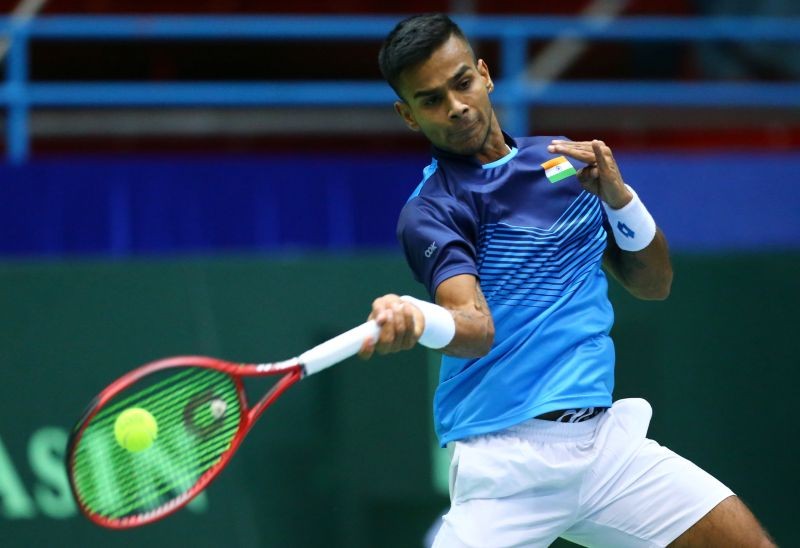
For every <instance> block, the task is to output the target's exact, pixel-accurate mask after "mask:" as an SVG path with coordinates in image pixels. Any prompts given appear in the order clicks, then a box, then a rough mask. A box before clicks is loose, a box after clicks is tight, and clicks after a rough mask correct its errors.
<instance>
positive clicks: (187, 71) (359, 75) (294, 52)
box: [30, 0, 800, 153]
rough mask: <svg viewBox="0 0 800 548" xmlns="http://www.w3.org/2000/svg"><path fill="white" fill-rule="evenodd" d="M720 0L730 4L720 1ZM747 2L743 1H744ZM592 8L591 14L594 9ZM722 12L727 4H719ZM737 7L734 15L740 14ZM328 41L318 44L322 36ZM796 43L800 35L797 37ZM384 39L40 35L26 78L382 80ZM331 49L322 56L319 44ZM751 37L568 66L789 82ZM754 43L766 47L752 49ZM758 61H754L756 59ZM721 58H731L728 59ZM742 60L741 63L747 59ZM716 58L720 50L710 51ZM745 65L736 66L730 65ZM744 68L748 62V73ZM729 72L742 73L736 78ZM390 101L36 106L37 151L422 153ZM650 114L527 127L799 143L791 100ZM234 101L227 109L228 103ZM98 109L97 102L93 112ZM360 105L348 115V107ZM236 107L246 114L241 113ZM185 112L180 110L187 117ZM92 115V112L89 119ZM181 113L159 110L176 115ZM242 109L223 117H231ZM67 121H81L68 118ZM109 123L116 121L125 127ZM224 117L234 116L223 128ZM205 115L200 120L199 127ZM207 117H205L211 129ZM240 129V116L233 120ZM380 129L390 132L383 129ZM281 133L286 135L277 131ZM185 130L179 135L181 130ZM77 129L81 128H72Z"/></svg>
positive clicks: (582, 70) (88, 2)
mask: <svg viewBox="0 0 800 548" xmlns="http://www.w3.org/2000/svg"><path fill="white" fill-rule="evenodd" d="M706 4H707V3H703V2H693V1H689V0H680V1H675V2H671V1H665V0H664V1H662V0H659V1H644V0H632V1H629V2H616V3H615V2H611V3H608V2H607V3H602V2H590V1H587V0H570V1H565V2H559V3H542V2H535V3H533V2H525V1H522V0H515V1H508V2H490V1H486V0H471V1H457V0H450V1H444V0H439V1H434V2H422V1H417V0H411V1H406V2H397V1H389V2H370V1H366V0H361V1H359V0H345V1H342V2H336V3H328V2H315V1H308V0H299V1H296V2H292V3H283V2H281V3H279V2H259V1H256V0H205V1H198V2H192V3H191V4H189V3H187V2H185V1H181V0H168V1H155V0H147V1H134V0H63V1H58V2H49V3H46V4H45V5H44V8H43V10H42V15H45V16H51V15H75V14H81V15H84V14H97V15H121V14H136V15H143V16H147V15H153V16H158V15H166V14H177V13H180V14H191V15H254V14H257V15H287V14H295V15H297V14H300V15H302V14H313V15H321V14H322V15H340V14H362V15H382V14H383V15H385V14H397V13H414V12H420V11H439V10H443V11H448V10H449V11H453V12H457V13H466V14H474V15H506V14H526V15H576V14H581V13H587V12H592V13H595V12H596V11H597V10H598V6H601V7H602V8H603V9H605V10H606V11H608V10H611V13H613V14H616V15H620V16H643V15H646V16H694V15H709V14H712V12H711V10H709V9H708V7H707V5H706ZM724 4H725V3H722V4H720V6H721V7H722V8H723V9H724ZM740 4H741V3H740ZM593 10H594V11H593ZM723 13H725V12H723ZM730 13H736V12H735V11H731V12H730ZM320 46H322V47H320ZM476 47H477V50H478V53H479V55H480V56H481V57H483V58H484V59H486V60H487V62H488V63H489V66H490V67H498V66H499V65H500V60H499V46H498V43H497V42H496V41H494V40H480V41H476ZM548 47H549V42H548V41H544V40H538V41H537V40H531V41H530V42H529V45H528V59H529V61H530V62H532V63H533V64H535V63H536V59H537V56H538V55H539V54H540V53H541V52H542V51H543V50H545V49H546V48H548ZM790 47H791V48H792V49H791V50H790V51H797V46H796V45H792V46H790ZM378 48H379V41H377V40H349V41H340V40H336V41H329V42H326V41H305V40H302V41H297V40H269V41H261V40H241V39H240V40H231V41H200V40H159V41H148V42H136V41H132V40H114V41H108V42H104V43H102V47H100V45H99V43H98V42H97V41H88V40H82V39H77V38H76V39H70V40H67V41H65V40H58V41H52V40H46V39H41V40H35V41H33V42H32V44H31V52H30V60H31V62H30V76H31V78H32V80H34V81H87V82H90V81H98V80H105V81H150V82H152V81H166V80H169V81H196V80H202V81H224V80H233V81H273V80H283V81H291V80H305V81H311V80H376V79H379V78H380V74H379V72H378V70H377V66H376V62H375V57H376V53H377V50H378ZM322 51H324V55H325V57H324V58H320V52H322ZM750 53H753V50H750V49H747V47H746V46H745V45H742V44H740V45H735V44H733V45H726V44H721V45H720V44H711V45H709V44H704V43H693V42H672V43H668V42H664V41H655V42H653V41H647V42H641V41H602V42H587V43H586V44H584V47H583V48H582V50H581V51H580V53H579V54H578V55H576V56H575V58H574V59H573V60H572V62H570V63H565V64H564V66H563V67H562V68H561V72H560V73H559V75H558V77H559V80H562V81H570V80H599V79H603V80H639V81H654V82H658V81H670V82H672V81H685V82H693V81H698V80H704V79H711V80H719V79H727V80H730V79H731V78H735V79H737V80H744V81H748V80H753V81H756V80H769V81H787V80H789V79H791V78H792V77H793V74H792V67H790V66H786V65H781V63H780V62H775V63H772V64H770V65H769V66H765V63H763V62H762V63H759V59H760V57H759V56H757V55H755V54H753V55H750V56H749V57H748V54H750ZM755 53H760V52H758V51H756V52H755ZM798 57H800V56H798ZM750 58H752V62H751V63H748V62H747V60H748V59H750ZM720 59H721V60H720ZM742 59H744V61H742ZM710 60H711V61H710ZM728 66H735V67H738V70H739V71H740V72H735V68H729V69H728V70H727V71H725V70H723V67H728ZM741 71H744V72H743V73H742V72H741ZM732 74H733V76H731V75H732ZM388 110H389V109H375V108H362V109H357V110H356V113H355V116H358V117H360V118H362V119H364V120H367V119H370V120H375V122H374V123H366V124H364V125H365V127H373V126H374V127H376V128H377V129H374V130H367V131H360V132H354V131H347V130H345V131H339V130H337V129H336V127H335V124H334V125H333V126H331V125H330V124H326V123H325V122H324V121H322V122H318V123H316V124H314V123H310V124H305V125H303V129H298V128H288V130H287V131H279V129H280V128H278V129H276V128H275V127H274V126H275V125H276V124H279V123H280V122H275V123H274V124H272V125H270V124H271V122H270V121H269V120H271V119H272V114H274V113H272V112H269V111H253V110H250V111H246V110H243V109H238V115H239V116H240V117H245V118H248V117H249V118H250V119H253V118H254V117H260V118H262V119H266V120H267V121H266V122H265V124H266V126H269V127H261V128H249V129H246V130H231V129H230V127H231V126H232V125H235V123H234V122H224V121H223V122H222V123H221V125H220V128H221V129H220V130H219V131H216V132H215V131H208V130H204V131H193V130H191V129H189V130H186V129H183V128H184V127H186V126H190V125H191V124H187V123H186V122H185V121H184V122H180V120H185V118H186V117H187V116H189V117H192V116H200V117H203V116H205V118H206V119H207V118H209V117H210V118H212V119H213V120H215V121H216V122H219V120H220V118H221V117H220V116H219V115H218V113H217V112H216V111H209V110H206V111H204V112H199V111H197V110H193V111H191V112H189V113H186V112H183V113H181V111H179V110H178V111H175V118H176V119H178V120H179V121H178V122H176V127H175V128H172V129H168V130H166V131H165V133H166V134H167V135H166V136H165V135H164V134H157V132H153V131H150V132H148V131H139V132H137V131H134V130H131V131H130V132H129V133H128V134H126V135H121V134H120V132H119V131H110V132H107V133H104V130H103V127H107V125H108V124H107V125H106V126H103V122H102V120H105V119H106V118H109V116H110V114H109V111H107V110H106V111H105V112H104V113H103V116H97V117H96V120H98V122H97V126H98V127H97V128H94V129H91V128H90V129H86V130H85V131H83V130H81V129H80V128H81V127H82V126H81V125H80V124H75V121H74V120H73V119H72V118H70V117H69V113H64V112H61V111H58V110H57V109H51V110H50V111H40V112H34V113H33V116H34V123H33V124H32V125H33V133H34V135H33V138H34V142H35V144H34V147H33V148H34V150H36V151H37V152H39V153H47V152H53V151H58V152H62V151H70V150H86V149H87V148H88V149H91V150H112V151H137V150H139V151H141V150H230V151H260V150H276V149H277V150H292V149H296V148H297V147H298V146H303V147H312V148H315V149H318V150H330V149H331V148H334V149H337V150H362V149H364V148H366V149H369V150H386V151H390V150H398V149H400V150H419V148H420V142H419V140H417V139H415V138H414V136H413V135H410V134H407V133H406V132H404V130H403V128H402V126H400V125H399V124H393V123H392V122H391V121H390V120H389V119H390V115H388V114H387V111H388ZM667 110H668V111H669V115H668V116H665V115H664V113H665V111H663V110H662V111H660V112H654V111H653V110H652V109H642V108H637V107H635V106H627V107H626V106H617V107H613V108H608V107H606V108H599V107H596V106H594V105H585V106H583V107H581V106H575V105H573V106H570V107H569V108H564V107H557V106H543V107H541V108H537V109H535V112H534V113H533V114H532V122H531V127H533V129H534V130H535V131H536V132H538V133H566V134H569V135H570V136H571V137H573V138H590V137H594V136H598V135H602V136H603V137H604V138H605V139H606V140H608V141H611V142H614V143H617V144H618V145H621V146H626V147H634V148H643V147H653V146H656V147H659V148H684V147H701V148H702V147H706V148H707V147H729V146H739V147H753V146H756V147H761V146H767V147H770V148H775V147H777V148H787V147H792V146H795V145H797V144H798V143H800V115H798V114H797V113H796V112H795V111H796V109H794V110H791V109H789V110H787V109H780V108H773V109H767V110H763V109H748V108H738V109H706V110H704V111H703V112H698V111H697V110H696V109H695V110H693V109H677V108H676V109H667ZM118 112H119V115H120V116H122V117H124V116H128V119H130V117H131V116H138V117H139V119H142V117H151V118H152V116H153V114H152V112H144V111H140V110H139V111H137V110H135V109H121V110H119V111H118ZM230 113H231V110H230V109H228V110H227V114H230ZM308 113H309V109H301V112H299V116H301V117H302V116H305V117H306V118H311V119H312V120H313V119H318V120H325V119H327V118H326V116H324V115H320V116H315V115H309V114H308ZM88 114H89V116H90V117H91V115H92V114H93V113H88ZM351 114H352V112H351ZM233 115H234V116H236V115H237V112H234V113H233ZM331 116H335V115H334V114H332V113H327V117H328V118H329V117H331ZM182 117H183V118H182ZM84 118H85V117H84ZM170 119H171V118H169V117H167V118H162V122H163V121H164V120H170ZM230 119H232V118H226V120H230ZM70 124H72V125H71V126H70ZM109 124H111V125H116V126H117V127H119V126H120V125H121V124H119V123H117V124H114V123H113V122H109ZM226 124H227V125H226ZM196 125H201V126H202V124H196ZM208 125H209V124H206V125H205V126H203V127H207V126H208ZM237 127H239V128H241V124H240V125H239V126H237ZM376 133H380V134H381V135H382V137H383V138H382V139H380V140H376V139H374V137H375V134H376ZM276 134H279V135H276ZM175 135H178V136H179V137H180V138H179V139H175V138H173V137H174V136H175ZM76 137H78V139H76Z"/></svg>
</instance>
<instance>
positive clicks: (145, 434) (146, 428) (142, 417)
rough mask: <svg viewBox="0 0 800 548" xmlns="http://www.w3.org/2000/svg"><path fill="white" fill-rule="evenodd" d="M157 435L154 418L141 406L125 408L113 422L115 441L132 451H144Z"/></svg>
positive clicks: (156, 425) (156, 424)
mask: <svg viewBox="0 0 800 548" xmlns="http://www.w3.org/2000/svg"><path fill="white" fill-rule="evenodd" d="M157 435H158V423H157V422H156V419H155V418H154V417H153V415H151V414H150V413H149V412H147V411H146V410H144V409H142V408H141V407H131V408H130V409H126V410H125V411H123V412H122V413H120V414H119V416H118V417H117V420H116V422H114V437H115V438H117V443H119V444H120V446H122V447H123V448H125V449H127V450H128V451H130V452H132V453H138V452H139V451H144V450H145V449H147V448H148V447H150V446H151V445H153V441H154V440H155V439H156V436H157Z"/></svg>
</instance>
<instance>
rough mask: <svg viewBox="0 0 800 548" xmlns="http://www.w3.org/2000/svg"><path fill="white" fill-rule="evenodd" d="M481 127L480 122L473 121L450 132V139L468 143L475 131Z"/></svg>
mask: <svg viewBox="0 0 800 548" xmlns="http://www.w3.org/2000/svg"><path fill="white" fill-rule="evenodd" d="M479 125H480V123H479V120H477V119H476V120H473V121H472V122H468V123H467V124H466V125H464V126H461V127H458V128H456V129H454V130H453V131H451V132H450V138H451V139H452V140H454V141H466V140H468V139H469V138H470V137H471V136H472V134H473V133H475V130H476V129H477V128H478V126H479Z"/></svg>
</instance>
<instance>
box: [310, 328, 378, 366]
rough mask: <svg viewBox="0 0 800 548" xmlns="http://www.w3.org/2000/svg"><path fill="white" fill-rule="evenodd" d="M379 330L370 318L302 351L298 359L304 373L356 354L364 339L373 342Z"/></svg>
mask: <svg viewBox="0 0 800 548" xmlns="http://www.w3.org/2000/svg"><path fill="white" fill-rule="evenodd" d="M380 331H381V330H380V328H379V327H378V324H376V323H375V320H370V321H368V322H366V323H363V324H361V325H359V326H358V327H354V328H353V329H351V330H350V331H345V332H344V333H342V334H341V335H339V336H337V337H334V338H332V339H331V340H329V341H326V342H324V343H322V344H319V345H317V346H315V347H314V348H312V349H311V350H307V351H305V352H303V353H302V354H300V357H299V358H298V360H299V361H300V363H301V364H303V366H304V367H305V371H306V375H313V374H314V373H319V372H320V371H322V370H323V369H326V368H328V367H330V366H332V365H335V364H337V363H339V362H340V361H343V360H346V359H347V358H349V357H350V356H355V355H356V354H358V351H359V350H361V346H362V345H363V344H364V341H366V340H367V339H370V340H371V342H375V341H376V340H377V339H378V334H379V333H380Z"/></svg>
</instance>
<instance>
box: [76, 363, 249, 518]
mask: <svg viewBox="0 0 800 548" xmlns="http://www.w3.org/2000/svg"><path fill="white" fill-rule="evenodd" d="M161 376H162V377H165V378H161V379H160V380H155V379H146V380H145V379H142V381H145V382H142V381H140V383H137V384H136V385H134V386H132V387H130V388H129V389H127V390H125V391H124V392H123V393H122V394H120V395H119V396H118V397H117V398H116V399H115V400H113V401H112V402H109V404H108V405H107V406H106V407H105V408H104V409H103V410H101V411H100V412H99V413H98V414H97V415H96V416H95V417H94V418H93V420H92V421H91V423H90V424H89V425H88V426H87V428H86V429H85V430H84V432H83V434H82V436H81V438H80V440H79V442H78V445H77V447H76V448H75V453H74V455H75V456H74V466H73V478H74V483H75V486H76V491H77V493H78V495H79V497H80V499H81V501H82V503H83V504H84V505H85V507H86V508H87V509H89V510H90V511H92V512H94V513H96V514H99V515H102V516H104V517H107V518H109V519H119V518H122V517H126V516H134V515H138V514H144V513H148V512H152V511H155V510H157V509H159V508H162V507H164V506H166V505H168V504H169V503H170V502H171V501H174V500H175V499H176V498H178V497H181V496H182V495H183V494H185V493H186V492H187V491H188V490H189V489H191V487H192V486H193V485H195V484H196V483H197V481H198V480H199V479H200V478H201V477H202V476H203V474H205V473H206V472H208V470H210V469H211V468H212V467H213V466H214V465H215V464H216V463H217V462H219V460H220V458H221V457H222V455H223V454H224V453H225V452H226V451H227V450H228V449H229V448H230V446H231V443H232V441H233V438H234V437H235V435H236V432H237V430H238V428H239V422H240V418H241V409H240V404H239V395H238V391H237V387H236V384H235V383H234V381H233V380H232V379H231V378H230V377H229V376H227V375H225V374H224V373H220V372H218V371H215V370H210V369H205V368H199V367H183V368H176V369H173V370H167V371H166V372H163V373H162V375H161ZM131 407H139V408H142V409H145V410H147V411H148V412H149V413H150V414H152V415H153V417H154V418H155V420H156V422H157V425H158V434H157V436H156V438H155V441H154V442H153V444H152V446H150V447H149V448H147V449H144V450H142V451H140V452H135V453H134V452H131V451H128V450H127V449H125V448H123V447H122V446H121V445H120V444H119V443H118V442H117V440H116V438H115V436H114V423H115V421H116V419H117V417H118V416H119V414H120V413H121V412H122V411H124V410H125V409H129V408H131Z"/></svg>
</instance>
